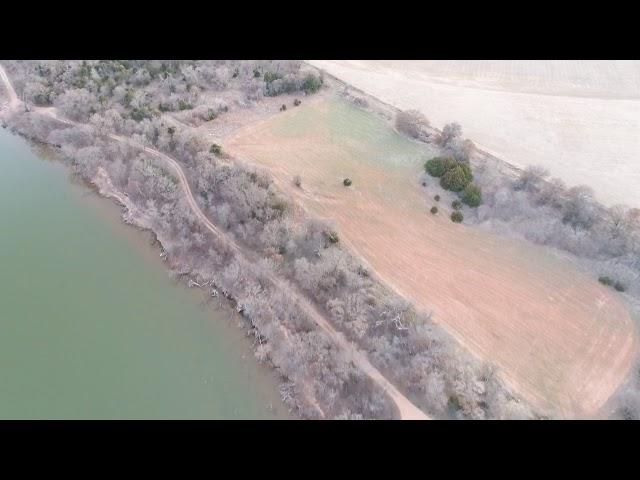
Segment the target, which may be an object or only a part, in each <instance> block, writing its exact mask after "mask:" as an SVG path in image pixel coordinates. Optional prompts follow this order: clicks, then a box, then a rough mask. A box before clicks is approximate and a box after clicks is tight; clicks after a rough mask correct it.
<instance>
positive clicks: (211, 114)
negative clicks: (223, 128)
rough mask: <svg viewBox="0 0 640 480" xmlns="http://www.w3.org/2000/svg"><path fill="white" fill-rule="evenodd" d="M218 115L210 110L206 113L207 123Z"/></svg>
mask: <svg viewBox="0 0 640 480" xmlns="http://www.w3.org/2000/svg"><path fill="white" fill-rule="evenodd" d="M217 116H218V115H217V114H216V112H214V111H213V110H212V109H209V110H208V111H207V121H211V120H215V118H216V117H217Z"/></svg>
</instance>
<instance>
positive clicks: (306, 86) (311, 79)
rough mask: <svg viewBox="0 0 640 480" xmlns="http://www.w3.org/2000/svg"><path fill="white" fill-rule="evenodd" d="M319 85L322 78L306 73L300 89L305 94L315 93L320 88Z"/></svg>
mask: <svg viewBox="0 0 640 480" xmlns="http://www.w3.org/2000/svg"><path fill="white" fill-rule="evenodd" d="M321 86H322V80H321V79H320V77H316V76H315V75H314V74H312V73H310V74H308V75H307V76H306V77H305V78H304V81H303V82H302V89H303V90H304V91H305V93H307V94H310V93H316V92H317V91H318V90H320V87H321Z"/></svg>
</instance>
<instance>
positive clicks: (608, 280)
mask: <svg viewBox="0 0 640 480" xmlns="http://www.w3.org/2000/svg"><path fill="white" fill-rule="evenodd" d="M598 281H599V282H600V283H601V284H603V285H606V286H608V287H610V286H611V285H613V279H612V278H611V277H607V276H604V275H603V276H601V277H599V278H598Z"/></svg>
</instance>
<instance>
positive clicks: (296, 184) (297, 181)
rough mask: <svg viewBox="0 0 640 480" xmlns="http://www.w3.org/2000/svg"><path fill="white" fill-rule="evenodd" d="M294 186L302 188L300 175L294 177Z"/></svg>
mask: <svg viewBox="0 0 640 480" xmlns="http://www.w3.org/2000/svg"><path fill="white" fill-rule="evenodd" d="M293 184H294V185H295V186H296V187H298V188H300V186H301V185H302V178H301V177H300V175H296V176H295V177H293Z"/></svg>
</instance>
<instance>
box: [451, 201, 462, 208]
mask: <svg viewBox="0 0 640 480" xmlns="http://www.w3.org/2000/svg"><path fill="white" fill-rule="evenodd" d="M451 206H452V207H453V209H454V210H460V209H461V208H462V202H461V201H460V200H454V201H453V202H451Z"/></svg>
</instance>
